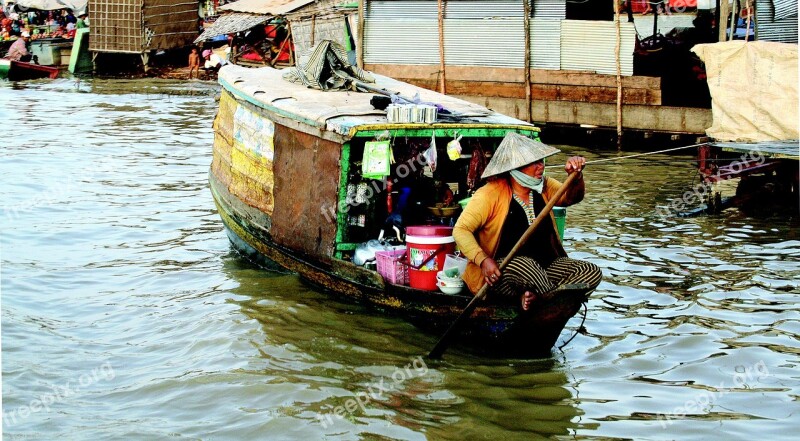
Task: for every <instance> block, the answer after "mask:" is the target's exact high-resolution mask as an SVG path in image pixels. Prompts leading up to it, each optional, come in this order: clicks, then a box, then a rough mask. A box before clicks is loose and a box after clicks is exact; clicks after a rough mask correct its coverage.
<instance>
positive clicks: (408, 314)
mask: <svg viewBox="0 0 800 441" xmlns="http://www.w3.org/2000/svg"><path fill="white" fill-rule="evenodd" d="M209 182H210V187H211V191H212V195H213V197H214V201H215V203H216V206H217V210H218V213H219V215H220V217H221V219H222V221H223V224H224V225H225V229H226V233H227V234H228V237H229V239H230V241H231V243H232V245H233V246H234V248H235V249H236V250H237V251H239V252H241V253H242V254H244V255H245V256H247V257H248V258H250V259H251V260H254V261H257V262H259V263H260V264H262V265H265V266H267V267H268V268H270V269H276V268H281V269H285V270H289V271H291V272H294V273H297V274H298V275H299V276H300V277H301V278H302V279H304V280H305V281H307V282H308V283H310V284H312V285H314V286H316V287H319V288H321V289H323V290H325V291H328V292H330V293H333V294H335V295H337V296H338V297H341V298H344V299H346V300H348V301H353V302H357V303H360V304H363V305H365V306H368V307H370V308H372V309H374V310H376V311H377V312H380V313H384V314H390V315H395V316H398V317H401V318H404V319H406V320H408V321H409V322H411V323H413V324H415V325H416V326H418V327H419V328H421V329H423V330H426V331H428V332H431V333H433V334H434V335H439V334H441V333H442V332H443V331H444V330H445V329H446V328H447V327H448V326H450V324H452V323H453V321H454V320H455V319H456V318H457V317H458V315H459V314H460V313H461V311H463V309H464V307H466V305H467V304H468V303H469V301H470V300H471V296H468V295H447V294H443V293H439V292H430V291H422V290H417V289H413V288H409V287H406V286H398V285H391V284H388V283H385V282H384V280H383V278H382V277H381V276H380V275H378V274H377V273H375V272H374V271H370V270H367V269H364V268H362V267H359V266H356V265H354V264H352V263H350V262H345V261H339V260H336V259H334V260H332V261H325V262H324V261H321V260H320V259H314V258H313V257H312V256H308V255H303V254H302V253H298V252H295V251H293V250H290V249H286V248H285V247H282V246H280V245H278V244H276V243H274V242H273V241H272V240H271V239H270V237H269V230H268V229H267V228H265V227H264V226H263V225H260V224H258V223H254V222H253V221H252V220H253V219H254V218H256V216H254V214H253V213H252V210H255V209H254V208H252V207H250V206H248V205H247V204H245V203H244V202H242V201H241V200H239V199H238V198H237V197H236V196H235V195H233V194H231V193H230V192H229V191H228V190H227V189H226V188H225V186H224V185H222V184H221V182H220V181H219V179H217V178H216V176H215V175H214V174H213V172H211V173H210V174H209ZM261 215H262V216H263V213H262V214H261ZM586 299H587V293H569V294H567V295H563V296H559V297H556V298H555V299H553V300H552V301H550V302H547V303H544V304H542V305H540V306H539V307H538V308H537V309H536V310H535V311H533V312H531V313H529V314H525V315H523V314H520V312H519V309H518V308H517V307H516V305H491V304H486V305H482V306H480V307H479V308H477V309H476V311H475V312H474V313H473V315H472V316H471V317H470V318H469V319H468V320H467V321H466V323H465V324H464V326H463V328H462V330H461V332H460V338H459V340H460V342H461V343H462V344H465V345H466V346H468V347H469V348H471V349H473V350H477V351H479V352H483V353H489V354H492V355H502V356H512V357H524V358H531V357H546V356H549V355H550V353H551V351H552V348H553V346H554V344H555V343H556V341H557V340H558V338H559V335H560V334H561V331H562V330H563V329H564V326H565V325H566V323H567V321H568V320H569V319H570V318H571V317H573V316H574V315H575V314H576V313H577V312H578V311H579V310H580V308H581V305H582V304H584V303H585V302H586Z"/></svg>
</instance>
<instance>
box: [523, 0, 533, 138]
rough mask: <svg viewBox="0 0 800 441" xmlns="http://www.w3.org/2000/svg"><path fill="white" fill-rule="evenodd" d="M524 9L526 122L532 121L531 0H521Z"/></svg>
mask: <svg viewBox="0 0 800 441" xmlns="http://www.w3.org/2000/svg"><path fill="white" fill-rule="evenodd" d="M523 6H524V9H525V18H524V19H523V21H522V22H523V26H525V103H526V106H527V109H528V110H527V112H528V122H533V98H532V97H531V0H523Z"/></svg>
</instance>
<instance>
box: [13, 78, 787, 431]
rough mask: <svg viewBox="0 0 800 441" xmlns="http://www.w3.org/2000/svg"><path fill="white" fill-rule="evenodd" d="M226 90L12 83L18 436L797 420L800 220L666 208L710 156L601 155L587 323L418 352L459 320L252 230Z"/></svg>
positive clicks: (574, 241)
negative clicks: (557, 333) (410, 319)
mask: <svg viewBox="0 0 800 441" xmlns="http://www.w3.org/2000/svg"><path fill="white" fill-rule="evenodd" d="M215 93H216V88H215V87H213V86H209V85H205V84H202V83H198V82H194V83H177V82H169V81H152V80H131V81H126V80H95V81H91V80H90V81H83V82H75V81H71V80H57V81H53V82H27V83H16V84H11V83H0V109H1V110H0V112H2V113H3V115H2V116H4V120H5V121H7V123H8V124H7V126H8V127H16V128H17V129H18V134H17V135H16V136H12V137H6V138H4V145H3V147H4V148H3V149H2V150H0V156H1V157H2V161H1V162H0V176H1V177H2V182H3V185H2V187H0V192H2V202H3V213H2V219H3V234H2V264H3V267H2V269H3V272H2V321H3V323H2V324H3V328H2V337H3V340H2V350H3V367H2V369H3V405H4V412H5V413H4V421H3V430H4V433H5V434H6V435H7V436H11V437H23V436H24V437H29V438H34V439H55V438H59V437H62V438H63V437H66V438H70V439H98V438H100V439H105V438H123V439H154V438H155V439H160V438H167V437H184V438H192V439H195V438H203V439H249V438H253V439H263V438H266V439H322V438H324V437H327V438H330V439H437V440H438V439H445V440H446V439H452V440H461V439H493V438H501V437H502V438H503V439H531V438H544V437H558V438H566V437H579V438H588V437H600V438H637V439H645V438H646V439H674V438H696V439H707V438H711V437H722V436H733V437H741V438H754V437H758V436H762V437H763V435H764V434H767V433H769V434H770V438H776V439H777V438H789V437H790V436H791V434H792V430H791V429H793V428H796V427H797V424H798V421H797V417H796V414H797V411H798V410H799V409H798V406H797V396H798V390H799V389H800V388H799V387H798V383H800V380H799V379H798V374H797V364H798V353H799V352H800V349H798V347H800V346H799V345H798V335H799V334H800V320H798V314H797V312H798V307H797V303H798V300H799V298H798V297H800V296H799V294H800V282H798V280H800V238H799V237H798V228H797V227H798V220H797V219H796V218H791V217H787V216H780V215H774V216H771V217H765V218H751V217H747V216H745V215H743V214H741V213H739V212H737V211H726V212H724V213H723V214H721V215H719V216H712V217H698V218H688V219H676V218H667V219H662V218H660V217H659V216H658V214H657V213H656V211H655V209H656V207H658V206H661V205H665V204H668V203H669V201H670V199H671V198H673V197H677V196H680V195H681V194H682V192H683V191H684V190H686V188H687V186H688V185H689V184H690V183H691V179H692V176H693V173H694V169H693V168H692V164H691V156H688V155H686V156H681V155H677V156H665V155H654V156H648V157H646V158H645V159H644V160H642V159H637V160H635V161H628V162H619V163H604V164H597V165H596V166H594V167H590V168H589V169H588V170H587V172H586V176H587V181H588V191H589V196H588V197H587V200H586V201H584V202H583V203H582V204H581V205H579V206H577V207H574V208H570V210H569V213H568V229H567V243H566V244H567V248H568V251H570V254H571V255H572V256H573V257H578V258H582V259H588V260H590V261H592V262H594V263H596V264H598V265H599V266H600V267H601V268H602V269H603V272H604V274H605V280H604V282H603V283H602V284H601V286H600V288H599V289H598V291H597V292H596V293H595V295H594V296H593V298H592V299H591V301H590V302H589V308H588V316H587V320H586V328H587V330H588V334H587V335H579V336H578V337H576V338H575V339H574V340H573V341H572V343H570V345H569V346H567V347H566V348H564V351H563V352H559V351H556V352H554V354H553V357H552V358H550V359H546V360H508V359H486V358H480V357H476V356H474V355H472V354H471V353H470V352H466V351H464V350H462V349H460V348H453V349H451V350H450V351H449V352H448V353H447V355H446V357H445V359H444V360H443V361H437V362H432V361H425V360H422V359H420V358H419V355H421V354H425V353H427V352H428V350H430V348H431V347H432V346H433V344H434V343H435V342H436V340H437V337H438V336H435V335H429V334H424V333H421V332H420V331H418V330H417V329H416V328H414V327H413V326H411V325H409V324H407V323H405V322H403V321H401V320H398V319H394V318H391V317H384V316H381V315H379V314H376V313H373V312H370V311H368V310H366V309H364V308H363V307H361V306H359V305H352V304H348V303H342V302H340V301H339V300H337V299H336V298H333V297H331V296H329V295H328V294H325V293H320V292H316V291H314V290H312V289H310V288H309V287H308V286H306V285H305V284H303V282H302V281H300V280H298V279H297V277H295V276H293V275H285V274H278V273H271V272H268V271H264V270H262V269H260V268H258V267H256V266H254V265H253V264H251V263H249V262H247V261H246V260H244V259H242V258H241V257H239V256H238V255H236V254H235V253H232V252H231V250H230V246H229V244H228V241H227V238H226V236H225V233H224V232H223V230H222V227H221V223H220V221H219V219H218V217H217V215H216V213H215V212H214V210H213V202H212V200H211V197H210V194H209V192H208V189H207V186H206V179H207V170H208V166H209V163H210V143H211V130H210V125H211V120H212V118H213V115H214V112H215V102H214V98H213V97H214V95H215ZM564 149H565V150H566V151H567V153H581V152H583V153H584V154H586V156H587V157H588V159H590V160H592V159H598V158H607V157H613V156H615V155H616V153H614V152H593V153H586V152H585V151H584V149H579V148H574V147H564ZM551 172H552V174H553V176H556V177H558V176H561V175H562V174H560V173H559V172H558V171H556V170H552V171H551ZM578 323H579V322H578V320H577V319H574V320H573V322H571V323H570V325H569V328H570V330H573V329H574V328H575V327H576V326H577V325H578ZM567 337H568V335H567V334H566V333H565V334H564V335H563V336H562V339H566V338H567ZM531 338H532V339H534V338H536V336H531ZM104 366H106V367H104ZM103 369H105V370H103ZM111 372H113V375H109V374H110V373H111ZM37 400H38V401H37ZM37 403H38V404H37ZM45 404H46V406H45ZM339 417H341V418H339Z"/></svg>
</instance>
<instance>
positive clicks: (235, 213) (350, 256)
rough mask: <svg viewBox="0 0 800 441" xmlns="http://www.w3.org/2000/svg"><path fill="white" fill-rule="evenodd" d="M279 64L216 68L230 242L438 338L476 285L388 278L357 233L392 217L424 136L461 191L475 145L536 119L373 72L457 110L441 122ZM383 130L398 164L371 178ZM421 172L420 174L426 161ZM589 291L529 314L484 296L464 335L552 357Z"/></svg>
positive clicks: (491, 346)
mask: <svg viewBox="0 0 800 441" xmlns="http://www.w3.org/2000/svg"><path fill="white" fill-rule="evenodd" d="M283 72H285V71H279V70H276V69H272V68H269V67H262V68H258V69H248V68H243V67H240V66H235V65H230V66H224V67H223V68H222V69H221V70H220V72H219V82H220V84H221V85H222V93H221V97H220V104H219V111H218V113H217V116H216V119H215V121H214V132H215V136H214V146H213V160H212V164H211V170H210V173H209V184H210V189H211V193H212V195H213V199H214V202H215V204H216V207H217V210H218V213H219V215H220V217H221V219H222V222H223V224H224V226H225V230H226V232H227V235H228V237H229V239H230V241H231V243H232V244H233V246H234V248H236V249H237V250H239V251H240V252H242V253H243V254H245V255H246V256H249V257H251V258H253V259H255V260H257V261H261V262H264V263H266V264H268V265H270V266H273V265H275V264H277V265H278V266H280V267H283V268H285V269H288V270H290V271H293V272H295V273H297V274H298V275H299V276H300V277H302V278H303V279H304V280H306V281H308V282H309V283H310V284H312V285H314V286H317V287H319V288H321V289H323V290H325V291H328V292H331V293H333V294H335V295H338V296H341V297H343V298H345V299H348V300H351V301H354V302H358V303H361V304H364V305H367V306H369V307H372V308H374V309H375V310H376V311H378V312H380V313H384V314H391V315H396V316H399V317H403V318H405V319H407V320H409V321H410V322H412V323H414V324H416V325H418V326H419V327H420V328H423V329H425V330H427V331H430V332H432V333H433V336H434V337H436V336H439V335H441V333H442V332H443V331H444V329H446V328H447V327H448V326H449V325H450V324H452V322H453V321H454V320H455V319H456V317H458V315H459V314H460V313H461V311H463V309H464V307H465V306H466V305H467V304H468V303H469V301H470V300H471V299H472V296H471V294H469V292H468V291H467V290H466V289H464V291H463V292H462V293H460V294H444V293H442V292H439V291H428V290H423V289H417V288H412V287H410V286H406V285H400V284H392V283H390V282H389V280H387V279H386V278H384V277H383V276H381V275H380V274H379V273H378V272H377V271H376V270H375V269H371V268H369V267H365V266H359V265H356V263H355V262H354V261H358V259H355V257H356V256H355V253H356V251H357V250H358V247H359V243H362V242H364V241H365V240H367V239H371V238H375V237H377V236H378V233H379V231H381V230H382V229H383V228H384V227H385V223H384V219H385V218H386V214H387V213H386V212H387V211H388V210H389V209H388V208H387V205H388V206H392V205H393V204H394V205H397V204H398V199H399V198H400V193H402V188H400V187H402V186H403V185H405V184H403V183H404V182H406V183H407V182H409V181H413V180H414V179H416V178H415V176H417V175H415V174H414V173H415V172H414V171H413V169H414V167H415V164H414V163H413V161H409V160H408V159H407V158H412V159H413V158H415V157H416V158H418V155H417V156H415V154H416V153H417V151H418V150H419V147H420V146H423V148H425V146H428V145H430V142H431V138H432V137H433V138H435V139H438V143H437V146H438V147H437V150H441V151H440V152H439V153H438V157H439V160H438V166H437V170H436V172H435V176H437V177H441V179H442V180H444V181H445V182H449V183H452V184H453V185H454V187H455V186H458V187H459V188H464V190H465V187H466V186H467V181H468V179H467V178H468V171H467V169H468V168H469V167H468V166H469V165H470V162H471V159H470V154H471V153H472V152H473V151H481V152H487V153H490V152H492V151H493V149H494V148H496V147H497V145H499V143H500V141H501V140H502V138H503V137H504V136H505V134H506V133H508V132H516V133H520V134H523V135H525V136H528V137H531V138H538V135H539V129H538V128H537V127H535V126H533V125H531V124H529V123H526V122H524V121H521V120H518V119H515V118H511V117H508V116H505V115H502V114H499V113H496V112H494V111H491V110H488V109H486V108H485V107H482V106H479V105H476V104H473V103H469V102H466V101H462V100H458V99H455V98H453V97H449V96H446V95H441V94H438V93H436V92H432V91H430V90H426V89H422V88H418V87H415V86H412V85H410V84H407V83H402V82H399V81H396V80H393V79H391V78H387V77H382V76H379V75H375V77H376V83H375V84H372V85H371V86H370V87H371V88H372V89H373V90H376V91H378V90H389V91H393V92H398V93H400V94H401V95H402V96H406V97H413V96H416V95H417V94H418V95H419V99H420V100H421V101H422V102H427V103H436V104H438V105H440V106H442V107H443V108H445V109H447V111H448V112H450V114H449V115H450V116H449V117H447V118H446V119H445V118H441V119H439V120H437V121H435V122H433V123H430V122H428V123H422V122H402V123H398V122H389V121H388V120H387V113H386V111H385V110H378V109H376V108H375V107H373V105H372V104H371V101H372V102H374V94H373V93H361V92H354V91H327V92H322V91H317V90H312V89H309V88H307V87H305V86H304V85H300V84H294V83H290V82H287V81H285V80H283V79H282V73H283ZM453 115H457V117H453ZM387 135H388V139H390V140H391V142H392V149H393V155H394V158H395V160H396V163H395V164H394V165H392V169H391V172H390V173H389V174H388V175H387V176H385V177H384V178H383V179H381V178H378V179H375V178H373V177H371V178H365V176H364V175H366V173H364V168H363V163H362V161H363V160H364V157H365V145H366V143H367V142H370V141H373V140H375V139H376V138H386V137H387ZM456 136H460V137H462V139H461V145H462V147H463V150H462V152H461V154H460V155H459V156H458V157H455V156H454V157H453V158H454V159H450V158H449V157H448V155H447V153H446V151H445V145H446V144H447V142H448V141H450V140H453V139H454V137H456ZM479 146H480V147H479ZM484 149H485V150H484ZM481 154H483V153H481ZM418 165H419V164H416V166H418ZM403 167H406V168H405V169H404V168H403ZM409 175H410V176H409ZM418 178H419V179H424V178H422V173H421V171H420V172H419V173H418ZM367 183H369V185H367ZM388 183H393V184H394V189H393V190H392V187H391V186H389V187H387V186H386V184H388ZM412 183H413V182H412ZM354 188H362V189H364V190H365V191H367V193H368V194H366V195H363V194H362V195H361V196H360V197H361V199H362V201H361V202H362V203H358V202H357V201H354V200H353V194H352V193H353V189H354ZM457 193H460V194H462V195H463V194H465V193H466V191H459V192H457ZM357 199H359V197H358V196H357V197H356V200H357ZM429 220H430V219H429ZM586 300H587V293H586V292H577V291H571V292H568V293H565V294H564V295H559V296H556V297H555V298H554V299H553V300H550V301H547V302H544V303H543V304H540V305H537V308H536V309H535V311H532V312H530V313H526V314H522V313H521V311H520V308H519V306H518V305H508V304H491V303H485V304H482V305H481V306H479V307H478V308H477V309H476V311H475V312H474V313H473V315H472V316H471V317H470V318H469V320H467V323H465V325H464V327H463V328H462V329H463V331H462V332H461V337H462V341H463V342H469V344H470V346H472V347H473V348H476V349H478V350H480V351H482V352H491V353H497V354H502V355H511V356H521V357H534V356H542V355H544V356H547V355H549V354H550V351H551V350H552V347H553V345H554V344H555V342H556V341H557V339H558V338H559V335H560V334H561V331H562V330H563V329H564V326H565V325H566V323H567V321H568V320H569V319H570V318H571V317H573V316H574V315H575V314H576V313H577V312H578V311H579V310H580V308H581V306H582V305H583V304H584V303H585V301H586Z"/></svg>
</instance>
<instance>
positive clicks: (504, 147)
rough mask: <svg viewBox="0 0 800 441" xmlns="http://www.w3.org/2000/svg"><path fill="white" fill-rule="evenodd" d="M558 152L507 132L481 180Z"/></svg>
mask: <svg viewBox="0 0 800 441" xmlns="http://www.w3.org/2000/svg"><path fill="white" fill-rule="evenodd" d="M560 151H561V150H559V149H557V148H555V147H550V146H549V145H547V144H545V143H543V142H541V141H534V140H532V139H530V138H528V137H527V136H523V135H520V134H519V133H515V132H508V133H506V136H505V138H503V141H502V142H500V145H499V146H498V147H497V151H495V152H494V156H492V160H491V161H489V165H487V166H486V170H484V171H483V175H482V176H481V179H486V178H488V177H490V176H495V175H499V174H500V173H505V172H507V171H511V170H514V169H517V168H520V167H524V166H526V165H528V164H530V163H532V162H536V161H539V160H541V159H544V158H546V157H548V156H553V155H555V154H556V153H559V152H560Z"/></svg>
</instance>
